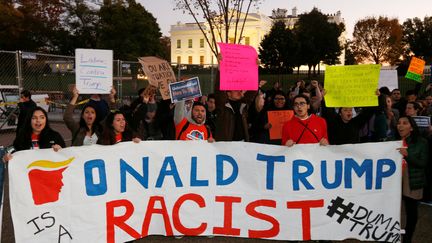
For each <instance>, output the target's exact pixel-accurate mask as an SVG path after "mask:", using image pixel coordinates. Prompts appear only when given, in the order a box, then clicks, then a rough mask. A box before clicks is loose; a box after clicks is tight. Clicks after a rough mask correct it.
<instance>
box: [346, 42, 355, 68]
mask: <svg viewBox="0 0 432 243" xmlns="http://www.w3.org/2000/svg"><path fill="white" fill-rule="evenodd" d="M353 49H354V47H353V43H352V41H349V40H348V41H346V43H345V65H356V64H357V61H356V59H355V57H354V51H353Z"/></svg>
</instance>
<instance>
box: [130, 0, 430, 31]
mask: <svg viewBox="0 0 432 243" xmlns="http://www.w3.org/2000/svg"><path fill="white" fill-rule="evenodd" d="M137 2H139V3H141V4H142V5H143V6H144V7H145V8H146V9H147V11H149V12H150V13H152V14H153V16H154V17H155V18H156V19H157V22H158V24H159V27H160V28H161V31H162V34H163V35H165V36H169V29H170V26H171V25H173V24H176V23H177V21H181V22H182V23H190V22H194V20H193V18H192V17H191V16H190V15H188V14H183V13H182V12H181V11H179V10H173V9H174V7H175V6H174V1H173V0H137ZM294 7H297V13H304V12H309V11H310V10H312V8H313V7H317V8H318V9H320V10H321V12H323V13H324V14H334V13H336V12H337V11H338V10H340V11H341V12H342V18H344V19H345V24H346V28H347V32H348V36H347V37H348V38H350V37H351V35H352V31H353V29H354V25H355V23H356V22H357V21H358V20H360V19H363V18H365V17H367V16H387V17H395V18H398V19H399V22H400V23H401V24H402V23H403V22H404V21H405V20H406V19H407V18H414V17H419V18H421V19H422V20H423V18H424V17H425V16H431V15H432V7H431V4H430V1H426V0H409V1H407V0H392V1H389V0H263V1H262V4H260V6H259V10H258V11H259V12H261V13H264V14H266V15H268V16H270V15H271V13H272V10H273V9H276V8H285V9H287V10H288V13H289V14H291V9H292V8H294ZM251 12H256V9H253V10H252V11H251Z"/></svg>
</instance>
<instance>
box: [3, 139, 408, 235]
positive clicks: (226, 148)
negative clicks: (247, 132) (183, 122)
mask: <svg viewBox="0 0 432 243" xmlns="http://www.w3.org/2000/svg"><path fill="white" fill-rule="evenodd" d="M400 147H401V142H400V141H393V142H381V143H365V144H355V145H352V144H349V145H339V146H335V145H330V146H320V145H318V144H302V145H294V146H293V147H291V148H289V149H288V148H287V147H286V146H274V145H263V144H256V143H245V142H216V143H208V142H206V141H204V142H199V141H190V142H186V141H143V142H140V143H133V142H122V143H119V144H116V145H113V146H100V145H91V146H79V147H69V148H64V149H62V150H60V151H59V152H54V151H53V149H40V150H25V151H19V152H17V153H15V154H14V157H13V159H12V160H11V161H10V162H9V168H8V169H9V193H10V207H11V214H12V219H13V227H14V230H15V240H16V242H17V243H21V242H96V243H97V242H126V241H131V240H134V239H138V238H142V237H146V236H147V235H154V234H156V235H168V236H172V235H215V234H216V235H219V236H230V237H247V238H268V239H273V240H305V241H307V240H343V239H347V238H355V239H359V240H369V241H370V240H376V241H383V242H384V241H386V242H399V241H400V229H401V227H400V206H401V205H400V202H401V200H400V199H401V186H400V184H401V176H402V155H401V154H400V153H399V152H398V151H397V150H396V149H397V148H400ZM192 148H193V149H192ZM384 201H385V202H392V203H382V202H384ZM227 220H229V221H227ZM224 222H225V223H224ZM227 222H229V225H230V226H227ZM368 224H370V225H372V226H373V229H374V231H376V232H381V233H380V234H376V235H374V236H373V237H374V238H372V235H371V231H369V232H368V231H366V230H364V227H365V225H368ZM48 225H49V226H50V227H47V226H48ZM279 226H280V227H279ZM41 229H44V230H41ZM233 229H235V230H233Z"/></svg>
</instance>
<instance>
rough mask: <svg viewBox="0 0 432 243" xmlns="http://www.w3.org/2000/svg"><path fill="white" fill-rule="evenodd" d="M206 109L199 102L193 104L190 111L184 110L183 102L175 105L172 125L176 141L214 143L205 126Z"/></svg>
mask: <svg viewBox="0 0 432 243" xmlns="http://www.w3.org/2000/svg"><path fill="white" fill-rule="evenodd" d="M205 121H206V108H205V106H204V105H203V104H202V103H201V102H194V103H193V104H192V108H191V109H190V111H187V110H186V105H185V101H184V100H182V101H180V102H177V103H176V106H175V108H174V123H175V128H176V139H177V140H208V141H209V142H214V139H213V136H212V133H211V131H210V128H209V127H208V126H207V125H205Z"/></svg>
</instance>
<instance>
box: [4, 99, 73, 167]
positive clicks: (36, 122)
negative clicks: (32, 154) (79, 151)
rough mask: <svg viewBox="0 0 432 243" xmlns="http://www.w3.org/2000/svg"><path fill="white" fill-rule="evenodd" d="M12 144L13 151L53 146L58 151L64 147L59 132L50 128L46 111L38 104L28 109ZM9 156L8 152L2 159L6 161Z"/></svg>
mask: <svg viewBox="0 0 432 243" xmlns="http://www.w3.org/2000/svg"><path fill="white" fill-rule="evenodd" d="M13 146H14V148H15V151H20V150H27V149H39V148H41V149H43V148H53V149H54V151H58V150H60V149H61V148H64V147H66V145H65V142H64V140H63V138H62V136H61V135H60V133H58V132H56V131H54V130H52V129H51V127H50V126H49V120H48V114H47V112H46V111H45V110H44V109H43V108H41V107H39V106H37V107H35V108H33V109H32V110H30V111H29V115H28V116H27V118H26V120H25V122H24V124H23V127H22V129H21V130H20V131H19V133H18V135H17V136H16V138H15V141H14V142H13ZM11 158H12V155H11V154H10V153H8V154H6V155H5V156H4V158H3V160H4V161H5V162H8V161H9V160H10V159H11Z"/></svg>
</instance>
